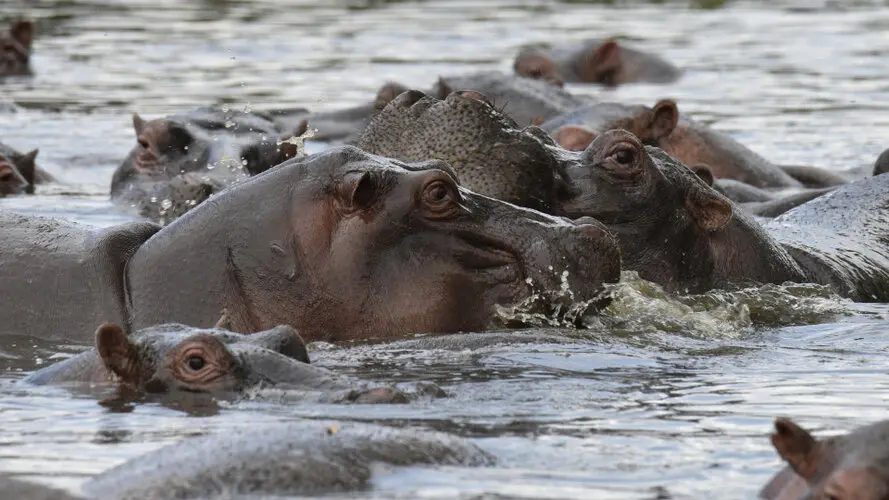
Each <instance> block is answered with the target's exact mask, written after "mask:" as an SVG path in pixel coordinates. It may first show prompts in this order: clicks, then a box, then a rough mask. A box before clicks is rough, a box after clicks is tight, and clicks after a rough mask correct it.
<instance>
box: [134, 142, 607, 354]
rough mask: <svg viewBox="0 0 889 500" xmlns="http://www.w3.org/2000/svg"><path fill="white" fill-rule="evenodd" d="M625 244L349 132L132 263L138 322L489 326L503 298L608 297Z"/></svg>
mask: <svg viewBox="0 0 889 500" xmlns="http://www.w3.org/2000/svg"><path fill="white" fill-rule="evenodd" d="M619 274H620V256H619V250H618V248H617V243H616V241H615V240H614V239H613V237H612V236H611V234H610V233H609V232H608V231H607V230H606V229H605V228H604V227H603V226H602V225H601V224H598V223H595V222H593V223H590V224H572V223H570V222H568V221H565V220H564V219H562V218H556V217H552V216H548V215H544V214H542V213H540V212H536V211H533V210H528V209H524V208H519V207H517V206H515V205H511V204H508V203H504V202H502V201H498V200H495V199H492V198H488V197H486V196H482V195H479V194H476V193H474V192H471V191H469V190H467V189H465V188H463V187H461V186H460V185H459V183H458V181H457V177H456V175H455V174H454V170H453V169H452V168H451V167H450V166H449V165H448V164H447V163H445V162H443V161H441V160H430V161H425V162H419V163H404V162H400V161H396V160H392V159H388V158H384V157H380V156H375V155H371V154H368V153H366V152H364V151H362V150H360V149H358V148H355V147H351V146H346V147H338V148H333V149H330V150H328V151H326V152H324V153H321V154H317V155H314V156H311V157H309V158H307V159H304V160H290V161H288V162H285V163H283V164H281V165H279V166H277V167H275V168H273V169H271V170H269V171H267V172H265V173H263V174H260V175H258V176H256V177H253V178H251V179H249V180H247V181H246V182H243V183H241V184H239V185H236V186H233V187H232V188H229V189H227V190H225V191H222V192H221V193H219V194H218V195H216V196H215V197H213V198H211V199H209V200H207V201H206V202H204V203H203V204H201V205H199V206H198V207H196V208H195V209H193V210H192V211H190V212H189V213H187V214H186V215H185V216H183V217H181V218H180V219H177V220H176V221H175V222H173V223H172V224H171V225H169V226H167V227H166V228H164V230H162V231H161V232H159V233H158V234H156V235H155V236H154V237H153V238H152V239H150V240H149V241H147V242H146V243H145V244H144V245H142V247H140V249H139V251H138V252H137V254H136V255H135V256H134V257H133V259H132V260H131V261H130V263H129V265H128V268H127V280H128V290H129V299H130V313H131V315H132V318H133V326H135V327H142V326H147V325H153V324H158V323H166V322H178V323H185V324H192V325H196V326H201V325H206V324H208V323H212V321H214V319H215V318H214V316H217V315H218V311H219V310H220V309H221V308H223V307H225V308H226V309H227V310H228V311H229V313H230V315H231V317H232V328H233V330H236V331H239V332H245V333H247V332H255V331H261V330H263V329H268V328H271V327H273V326H275V325H279V324H288V325H292V326H294V327H295V328H298V329H299V330H300V332H301V333H302V334H303V335H304V337H306V338H307V340H310V341H311V340H317V339H332V340H344V339H362V338H369V337H394V336H400V335H404V334H408V333H413V332H442V333H445V332H458V331H466V330H481V329H485V328H486V327H487V326H488V325H489V324H490V323H491V320H492V318H493V317H494V316H495V312H496V309H497V306H498V305H501V304H514V303H516V302H518V301H522V300H523V299H525V298H527V297H529V296H530V295H532V294H535V293H538V292H543V294H544V295H546V294H547V292H548V291H553V290H559V289H561V288H563V287H567V288H570V290H571V294H573V299H572V300H573V301H588V300H592V299H596V298H598V297H599V293H600V292H601V291H602V290H603V285H604V284H605V283H606V282H613V281H616V280H618V278H619Z"/></svg>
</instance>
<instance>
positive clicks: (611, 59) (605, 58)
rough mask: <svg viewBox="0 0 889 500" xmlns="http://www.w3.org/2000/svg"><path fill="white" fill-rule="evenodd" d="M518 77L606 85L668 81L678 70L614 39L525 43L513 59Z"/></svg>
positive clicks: (675, 76) (675, 75) (654, 56)
mask: <svg viewBox="0 0 889 500" xmlns="http://www.w3.org/2000/svg"><path fill="white" fill-rule="evenodd" d="M513 70H514V71H515V73H516V74H517V75H519V76H523V77H526V78H537V79H543V80H551V81H562V82H565V83H599V84H602V85H607V86H610V87H616V86H618V85H624V84H627V83H634V82H649V83H670V82H674V81H676V80H678V79H679V77H680V76H682V71H681V70H680V69H679V68H677V67H676V66H673V65H672V64H670V63H668V62H667V61H665V60H663V59H661V58H660V57H658V56H656V55H654V54H649V53H648V52H643V51H641V50H638V49H634V48H632V47H628V46H626V45H623V44H621V43H619V42H618V40H616V39H614V38H608V39H605V40H586V41H583V42H580V43H579V44H577V43H574V44H566V45H556V46H552V47H550V46H548V45H542V44H538V45H528V46H525V47H522V48H521V49H519V53H518V55H516V58H515V61H514V62H513Z"/></svg>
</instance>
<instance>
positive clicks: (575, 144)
mask: <svg viewBox="0 0 889 500" xmlns="http://www.w3.org/2000/svg"><path fill="white" fill-rule="evenodd" d="M595 138H596V134H594V133H592V132H590V131H589V130H587V129H585V128H583V127H578V126H576V125H565V126H564V127H562V128H560V129H559V130H557V131H556V133H555V134H554V137H553V139H555V140H556V142H557V143H559V146H562V147H563V148H565V149H567V150H568V151H583V150H584V149H586V148H587V147H589V145H590V144H591V143H592V142H593V140H594V139H595Z"/></svg>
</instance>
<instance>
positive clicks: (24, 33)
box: [0, 19, 35, 77]
mask: <svg viewBox="0 0 889 500" xmlns="http://www.w3.org/2000/svg"><path fill="white" fill-rule="evenodd" d="M34 32H35V27H34V22H33V21H31V20H28V19H20V20H17V21H13V22H12V23H11V24H10V25H9V27H8V28H7V29H5V30H2V31H0V77H4V76H13V75H30V74H31V64H30V62H31V45H32V44H33V43H34Z"/></svg>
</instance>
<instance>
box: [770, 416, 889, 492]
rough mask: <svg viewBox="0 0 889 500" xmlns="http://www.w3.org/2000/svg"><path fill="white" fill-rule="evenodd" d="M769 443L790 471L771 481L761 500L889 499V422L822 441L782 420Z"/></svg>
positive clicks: (776, 422)
mask: <svg viewBox="0 0 889 500" xmlns="http://www.w3.org/2000/svg"><path fill="white" fill-rule="evenodd" d="M771 440H772V444H773V445H774V447H775V450H776V451H777V452H778V455H779V456H780V457H781V458H782V459H783V460H784V461H785V462H787V465H788V467H787V468H786V469H784V470H783V471H781V472H779V473H778V474H776V475H775V477H773V478H772V480H771V481H769V483H768V484H767V485H766V486H765V487H764V488H763V489H762V491H760V494H759V496H760V498H763V499H765V500H806V499H813V500H814V499H825V500H827V499H830V500H885V499H886V498H889V421H882V422H878V423H875V424H871V425H868V426H865V427H862V428H859V429H857V430H855V431H853V432H852V433H850V434H847V435H844V436H835V437H831V438H827V439H823V440H820V441H819V440H816V439H815V438H814V437H813V436H812V435H811V434H810V433H809V432H808V431H806V430H805V429H803V428H802V427H800V426H798V425H797V424H796V423H794V422H793V421H791V420H790V419H787V418H778V419H776V420H775V432H774V433H773V434H772V436H771Z"/></svg>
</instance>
